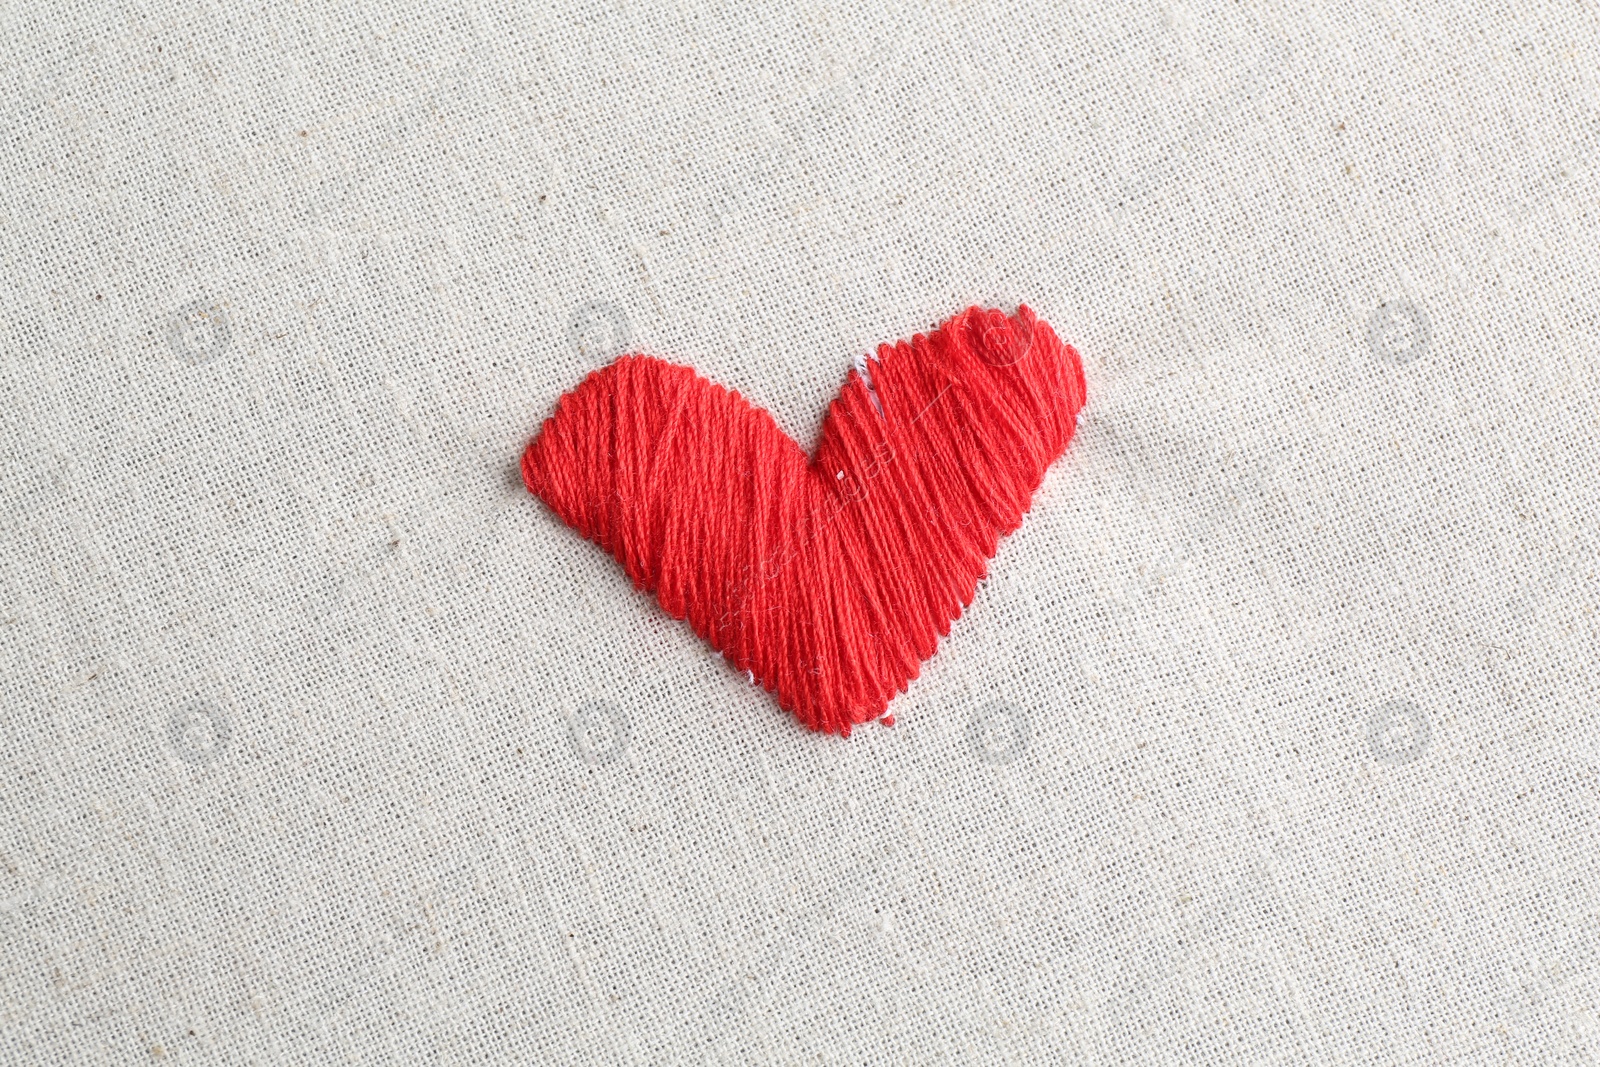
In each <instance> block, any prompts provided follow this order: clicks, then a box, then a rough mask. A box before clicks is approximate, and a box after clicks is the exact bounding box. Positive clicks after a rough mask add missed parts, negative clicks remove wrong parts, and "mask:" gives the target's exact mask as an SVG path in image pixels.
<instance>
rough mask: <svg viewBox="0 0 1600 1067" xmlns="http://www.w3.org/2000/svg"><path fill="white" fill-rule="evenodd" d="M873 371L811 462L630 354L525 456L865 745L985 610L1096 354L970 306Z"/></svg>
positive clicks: (711, 394)
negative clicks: (978, 606) (953, 631)
mask: <svg viewBox="0 0 1600 1067" xmlns="http://www.w3.org/2000/svg"><path fill="white" fill-rule="evenodd" d="M867 372H868V373H867V375H865V376H864V375H863V374H862V373H861V371H860V370H859V369H852V370H851V371H850V372H849V374H848V376H847V377H846V380H845V384H844V387H843V388H842V389H841V390H840V393H839V396H838V397H837V398H835V399H834V401H833V402H832V404H831V405H830V407H829V410H828V414H827V417H826V419H825V420H824V422H823V428H822V435H821V440H820V442H819V443H818V446H817V450H816V454H815V457H814V458H810V459H808V458H807V456H806V455H805V453H804V452H803V451H802V450H801V448H800V446H799V445H797V444H796V443H795V442H794V441H793V440H792V439H790V438H789V437H788V436H787V435H786V434H784V433H783V431H782V430H780V429H779V428H778V425H777V423H776V422H774V421H773V419H772V416H771V415H770V414H768V413H767V412H766V411H765V410H763V409H761V408H758V407H756V406H754V405H753V404H751V403H750V402H749V401H748V400H746V399H745V398H744V397H743V396H741V395H740V394H739V393H737V392H733V391H730V390H728V389H725V388H723V387H722V386H720V385H717V384H715V383H713V382H709V381H707V380H706V379H705V378H702V377H700V376H699V375H698V374H697V373H696V372H695V371H694V370H693V369H692V368H690V367H684V366H679V365H676V364H672V363H668V362H666V361H664V360H660V359H655V358H653V357H649V356H639V355H628V356H623V357H621V358H619V359H618V360H616V361H615V362H613V363H611V364H610V365H608V366H606V367H603V368H601V369H600V370H597V371H595V372H594V373H593V374H590V375H589V376H588V377H587V378H585V379H584V380H583V382H582V383H580V384H579V385H578V387H577V388H576V389H573V390H572V391H571V392H569V393H567V394H566V395H564V396H563V397H562V398H561V400H560V401H559V402H558V404H557V405H556V410H555V413H554V414H553V415H552V416H551V417H550V418H549V419H547V420H545V423H544V425H543V427H542V428H541V429H540V431H539V434H538V436H537V437H536V438H535V439H534V440H533V441H532V442H530V443H529V445H528V447H527V450H526V451H525V452H524V453H523V457H522V476H523V480H524V481H525V482H526V483H527V486H528V489H529V490H530V491H531V492H533V493H534V494H536V495H537V496H539V497H540V498H541V499H543V500H544V501H545V503H546V504H548V505H549V506H550V507H551V508H552V509H553V510H554V511H555V512H556V514H557V515H559V516H560V517H561V518H562V520H563V521H565V522H566V523H567V524H568V525H570V526H571V527H573V528H574V529H575V530H577V531H578V532H579V533H581V534H582V535H583V536H584V537H586V538H588V539H590V540H591V541H594V542H595V543H596V544H598V545H600V546H601V547H602V548H604V549H606V551H608V552H610V553H611V554H612V555H613V556H614V557H615V558H616V559H617V561H618V562H619V563H621V564H622V567H623V569H624V571H626V573H627V574H628V576H629V578H631V579H632V580H633V583H634V585H635V586H636V587H638V588H640V589H643V590H647V591H649V592H651V593H654V594H655V596H656V598H657V600H658V601H659V602H660V604H661V606H662V608H663V609H665V610H666V611H667V613H668V614H670V615H672V616H674V617H675V618H679V619H685V620H687V621H688V622H689V624H690V625H691V626H693V627H694V630H695V632H696V633H698V634H699V635H700V636H701V637H703V638H704V639H705V640H707V641H709V642H710V643H711V644H712V646H714V647H715V648H717V649H718V650H720V651H721V652H722V654H723V656H724V657H726V658H727V659H728V660H729V661H730V662H731V663H732V664H733V666H734V667H735V668H736V669H738V670H740V671H745V672H749V673H750V674H751V675H753V676H754V678H755V679H756V681H757V682H758V683H759V684H760V685H761V686H762V687H763V688H765V689H767V690H768V691H769V692H771V693H773V694H774V695H775V696H776V697H777V699H778V703H779V704H780V705H781V706H782V707H784V708H785V709H787V710H789V711H791V712H793V713H794V715H795V717H796V718H798V719H799V720H800V721H801V722H802V723H804V724H805V725H806V726H808V727H810V728H811V729H813V730H822V731H828V732H833V733H839V734H842V735H844V736H846V737H848V736H849V735H850V730H851V727H853V726H856V725H859V724H860V723H863V722H868V721H871V720H873V719H877V718H879V717H880V716H883V715H884V712H885V711H886V709H887V708H888V705H889V701H890V700H892V699H893V698H894V696H895V695H896V694H898V693H901V692H904V691H905V688H906V686H907V685H908V684H909V683H910V682H911V680H912V679H914V678H916V677H917V675H918V674H919V673H920V671H921V665H922V661H923V660H925V659H927V658H928V657H929V656H931V655H932V654H933V652H934V651H935V649H936V648H937V645H938V639H939V638H940V637H943V636H946V635H948V634H949V632H950V625H951V623H953V622H954V621H955V620H956V619H957V618H959V617H960V616H961V612H962V611H963V610H964V609H965V608H966V607H967V606H968V605H970V604H971V603H972V597H973V595H974V594H975V593H976V591H977V584H978V581H979V579H981V578H982V577H984V575H985V574H986V573H987V570H988V561H989V560H990V559H991V558H992V557H993V556H994V553H995V549H996V547H997V546H998V544H999V539H1000V538H1001V537H1003V536H1005V535H1006V534H1009V533H1011V532H1012V531H1013V530H1015V529H1016V528H1017V527H1018V525H1020V524H1021V522H1022V516H1023V515H1024V514H1025V513H1026V512H1027V510H1028V507H1029V505H1030V504H1031V502H1032V498H1033V493H1034V491H1035V490H1036V489H1037V488H1038V487H1039V483H1040V482H1041V481H1042V480H1043V478H1044V473H1045V471H1046V469H1047V468H1048V467H1049V466H1050V464H1051V463H1053V462H1054V461H1055V460H1056V459H1057V458H1058V457H1059V456H1060V455H1061V454H1062V452H1064V451H1065V450H1066V447H1067V444H1068V442H1069V441H1070V440H1071V439H1072V434H1073V431H1074V430H1075V429H1076V426H1077V417H1078V412H1079V411H1080V410H1082V408H1083V404H1084V381H1083V367H1082V363H1081V361H1080V360H1079V358H1078V353H1077V352H1076V351H1074V350H1073V348H1072V346H1070V345H1067V344H1064V343H1062V342H1061V341H1060V340H1059V339H1058V338H1057V337H1056V335H1055V332H1054V331H1053V330H1051V328H1050V326H1049V324H1048V323H1046V322H1044V321H1043V320H1041V319H1038V318H1037V317H1036V316H1035V315H1034V314H1033V312H1032V311H1031V310H1029V309H1028V308H1027V307H1026V306H1023V307H1020V308H1018V309H1017V314H1016V315H1014V316H1007V315H1005V314H1004V313H1002V312H1000V311H996V310H985V309H982V308H976V307H973V308H968V309H967V310H966V311H964V312H962V313H961V314H959V315H956V316H955V317H953V318H951V319H949V320H948V321H946V322H945V323H943V324H942V325H941V326H940V327H939V328H938V329H937V330H935V331H934V332H933V333H931V334H928V335H926V336H925V335H923V334H917V335H916V336H915V337H913V338H912V339H911V341H910V342H909V343H908V342H905V341H900V342H897V343H896V344H894V345H892V346H891V345H887V344H885V345H880V346H879V348H878V354H877V357H876V358H875V359H872V360H869V361H868V362H867ZM868 378H870V381H871V383H872V385H871V387H870V388H869V386H868V384H867V381H868ZM883 721H884V723H885V725H892V724H893V721H894V720H893V718H892V717H887V716H886V717H884V719H883Z"/></svg>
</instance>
